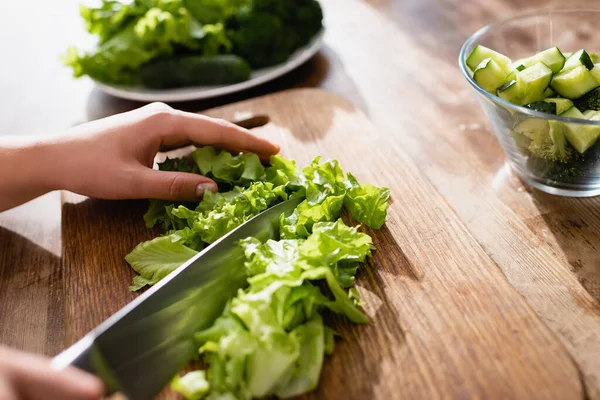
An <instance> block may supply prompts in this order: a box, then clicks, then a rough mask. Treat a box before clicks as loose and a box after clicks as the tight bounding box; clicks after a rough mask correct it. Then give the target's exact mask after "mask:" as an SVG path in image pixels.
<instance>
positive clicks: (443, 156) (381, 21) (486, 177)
mask: <svg viewBox="0 0 600 400" xmlns="http://www.w3.org/2000/svg"><path fill="white" fill-rule="evenodd" d="M326 4H328V5H330V6H331V7H332V9H333V8H336V7H341V6H342V2H341V1H336V0H331V1H328V2H326ZM354 5H355V7H348V9H347V12H345V13H330V14H328V16H329V18H330V21H331V22H330V23H331V24H333V25H335V26H338V27H343V28H344V29H340V30H336V31H334V32H331V36H334V35H335V37H333V38H331V40H332V41H334V42H335V43H337V44H338V46H337V47H336V48H337V49H338V50H339V54H340V59H341V60H342V62H343V64H344V65H345V66H346V72H347V73H348V74H349V76H351V77H352V78H354V80H355V81H356V82H357V86H358V89H359V91H360V92H361V94H362V97H363V99H364V100H365V102H366V103H367V104H369V106H370V108H369V109H370V113H369V116H370V118H371V119H372V120H373V121H374V122H375V123H376V124H377V126H378V127H379V128H380V129H382V130H384V131H385V132H386V133H387V134H389V135H390V136H391V137H393V141H394V142H395V143H397V144H398V145H399V146H401V147H402V148H403V149H404V150H405V151H406V152H408V154H409V155H410V156H411V158H412V159H413V160H414V161H415V163H416V164H417V165H418V167H419V168H420V170H421V171H422V172H423V173H424V174H425V175H426V176H427V178H428V179H429V180H430V181H431V182H432V183H433V185H434V186H435V187H436V189H437V190H438V191H439V192H440V193H441V194H442V196H443V197H444V198H445V200H446V201H447V202H448V204H449V205H450V207H452V208H453V210H454V211H455V212H456V213H457V214H458V216H459V217H460V219H461V221H462V222H463V223H464V224H465V225H466V226H467V228H468V229H469V230H470V232H471V234H472V235H473V236H474V237H475V238H476V239H477V241H478V242H479V243H480V244H481V245H482V247H483V248H484V249H485V251H486V252H487V253H488V254H489V255H490V257H491V258H492V259H493V261H494V262H495V263H496V264H497V266H498V267H499V268H500V269H501V270H502V272H503V273H504V274H505V276H506V277H507V279H508V280H509V282H510V283H511V284H512V285H513V286H514V287H515V288H516V289H517V290H518V291H519V292H520V293H521V294H522V295H523V296H524V297H525V298H526V299H527V300H528V302H529V304H530V305H531V306H532V307H533V308H534V310H535V311H536V312H537V314H538V315H539V316H540V317H541V318H542V319H543V321H544V322H545V323H547V324H548V326H550V327H551V328H552V329H553V331H554V332H555V333H556V334H557V335H558V336H559V337H560V339H561V341H562V342H563V343H564V344H565V345H566V346H567V348H568V350H569V352H570V354H571V356H572V357H573V358H574V359H575V360H576V362H577V364H578V365H579V367H580V368H581V373H582V375H583V377H584V381H585V386H586V389H587V393H588V395H589V396H590V397H591V398H600V357H599V356H598V354H599V352H600V319H599V311H598V310H599V309H600V303H599V302H598V301H597V299H594V298H593V296H592V295H591V293H590V292H589V291H588V290H586V287H595V285H597V283H598V282H600V269H599V268H598V266H599V265H600V262H599V261H598V260H599V259H600V257H598V254H599V250H600V248H599V247H598V246H596V245H595V244H594V243H595V242H594V241H589V240H588V242H589V243H590V244H589V245H588V246H587V247H585V251H586V252H587V254H588V255H587V257H578V258H577V259H575V260H570V261H577V263H578V264H577V267H575V268H574V267H573V266H572V265H571V264H570V263H569V262H565V261H566V258H568V256H567V257H565V250H564V247H565V246H569V245H568V244H566V245H565V244H563V245H560V244H557V245H554V246H552V244H551V243H552V240H551V239H550V238H551V237H552V236H555V237H558V238H561V237H562V239H559V240H563V241H564V240H565V238H569V240H570V241H571V243H574V242H577V243H579V242H580V240H581V236H575V237H572V236H571V235H572V234H571V231H572V230H573V231H574V230H575V229H573V227H571V228H569V229H566V230H564V234H561V233H560V231H559V232H558V233H554V232H553V230H552V228H553V226H552V225H551V224H547V223H546V221H544V222H545V224H544V226H543V228H544V229H542V230H536V231H532V230H531V229H530V227H529V226H528V224H527V219H529V218H535V217H536V216H542V215H544V214H546V213H547V212H549V211H552V210H556V212H558V213H560V211H559V210H567V209H568V210H571V211H570V213H571V214H575V215H578V214H579V215H580V213H583V214H585V215H586V216H592V219H591V220H590V223H589V224H590V226H594V225H595V226H597V225H598V223H597V222H598V221H597V212H595V211H594V210H597V205H596V204H597V200H594V199H577V200H568V199H555V198H554V197H553V196H549V195H543V194H540V193H538V192H532V190H531V189H528V188H526V187H524V186H523V184H522V183H521V182H520V181H519V180H518V179H517V178H515V177H514V176H513V175H512V173H511V172H510V170H509V169H507V168H506V167H505V164H504V163H505V158H504V154H503V152H502V149H501V148H500V146H499V145H498V143H497V141H496V140H495V138H494V137H493V134H492V133H491V131H490V128H489V125H488V124H487V122H486V121H485V118H484V116H483V115H482V113H481V112H480V111H479V108H478V106H477V104H476V102H475V97H474V96H473V93H472V92H471V90H470V89H469V87H468V85H467V84H466V82H465V81H464V79H463V78H462V76H461V75H460V71H459V70H458V68H456V67H454V66H455V65H456V54H458V51H459V48H460V46H461V45H462V43H463V41H464V40H465V38H466V36H468V34H470V33H471V32H472V31H474V30H475V29H476V28H477V27H476V26H473V25H474V24H475V23H478V24H481V22H479V21H478V20H477V19H474V20H470V19H468V18H465V15H464V14H462V13H461V12H460V11H461V10H463V8H460V9H455V10H454V11H455V12H449V10H448V8H446V9H443V10H441V9H437V8H429V7H427V6H426V5H425V4H423V3H419V6H416V9H417V10H419V11H418V12H423V13H426V14H425V15H426V16H422V18H423V19H427V20H429V21H432V22H433V21H435V24H432V25H427V26H428V27H429V26H436V27H438V28H435V29H424V27H423V26H422V23H423V19H420V20H419V19H415V18H411V17H410V16H411V15H413V14H412V13H414V12H415V11H416V10H414V9H413V10H411V9H410V7H409V6H407V7H404V6H403V5H400V4H397V3H393V4H390V7H392V8H394V9H395V10H396V14H395V20H394V22H395V23H392V22H391V21H388V20H387V19H386V18H385V17H383V15H382V14H380V13H378V12H377V11H376V10H375V9H372V8H369V7H366V6H364V4H362V3H361V2H355V3H354ZM494 5H496V6H498V10H499V15H498V16H497V17H494V18H495V19H497V18H501V17H506V16H507V15H509V14H514V13H518V12H519V11H522V10H521V9H520V7H521V5H520V4H516V3H515V4H511V3H502V2H496V3H495V4H494ZM494 5H492V4H491V3H490V4H489V7H490V8H493V7H494ZM573 6H575V5H573ZM449 8H451V6H449ZM401 11H407V13H405V14H402V12H401ZM411 11H412V13H411ZM359 21H360V22H359ZM359 23H360V24H363V25H366V26H377V29H374V30H371V31H370V34H369V35H365V34H363V33H362V32H360V31H359V30H358V29H357V24H359ZM449 26H454V27H455V28H454V29H453V30H452V31H451V32H449V31H448V32H446V28H447V27H449ZM440 30H443V31H444V47H445V48H447V49H449V50H448V53H446V52H445V51H444V50H443V51H442V53H440V52H438V50H439V49H440V46H439V41H438V38H439V37H440V34H441V32H440ZM416 32H419V34H416ZM367 47H368V48H369V52H370V55H371V57H373V58H374V59H381V58H382V57H386V56H389V55H390V54H402V55H403V56H404V57H406V51H407V50H406V49H410V59H411V62H410V63H404V64H402V67H401V71H402V72H401V73H399V69H398V67H399V65H401V64H400V60H398V62H397V63H383V64H381V65H379V66H378V68H377V74H373V73H372V70H371V68H370V67H371V66H370V65H368V64H367V63H364V62H362V61H363V59H364V58H363V56H362V55H360V54H358V52H357V51H356V49H358V48H367ZM422 65H436V66H438V70H437V72H438V73H436V74H422V73H420V68H421V67H420V66H422ZM399 88H401V90H399ZM397 110H402V112H401V113H399V112H397ZM440 116H443V118H441V117H440ZM399 127H401V129H399ZM407 131H409V132H411V134H409V135H407V134H406V132H407ZM533 193H535V194H533ZM550 198H552V199H555V200H552V201H550ZM562 215H563V216H564V212H563V213H562ZM594 216H596V217H594ZM542 218H543V217H542ZM584 218H585V217H584ZM586 219H587V218H586ZM594 220H595V221H596V224H594ZM563 226H564V225H563ZM538 228H540V227H539V226H538ZM540 232H545V234H543V235H540ZM575 233H576V232H575ZM540 236H541V237H540ZM588 237H589V234H588ZM571 247H573V244H572V245H571ZM556 255H558V257H556ZM574 257H576V256H575V255H574V254H573V253H571V258H572V259H573V258H574ZM575 269H577V270H578V271H583V272H581V273H585V278H584V279H585V285H582V284H581V277H580V276H578V275H577V272H574V270H575Z"/></svg>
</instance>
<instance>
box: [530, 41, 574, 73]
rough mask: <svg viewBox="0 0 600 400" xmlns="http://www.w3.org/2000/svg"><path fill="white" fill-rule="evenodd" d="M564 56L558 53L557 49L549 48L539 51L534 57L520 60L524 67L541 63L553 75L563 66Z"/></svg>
mask: <svg viewBox="0 0 600 400" xmlns="http://www.w3.org/2000/svg"><path fill="white" fill-rule="evenodd" d="M565 60H566V58H565V56H564V55H563V53H561V52H560V50H559V49H558V47H556V46H555V47H551V48H549V49H547V50H544V51H541V52H539V53H537V54H536V55H534V56H532V57H529V58H526V59H524V60H522V64H523V65H524V66H525V67H532V66H534V65H535V64H537V63H539V62H543V63H544V64H545V65H546V66H548V68H550V69H551V70H552V72H553V73H555V74H556V73H558V72H559V71H560V70H561V69H562V68H563V66H564V65H565Z"/></svg>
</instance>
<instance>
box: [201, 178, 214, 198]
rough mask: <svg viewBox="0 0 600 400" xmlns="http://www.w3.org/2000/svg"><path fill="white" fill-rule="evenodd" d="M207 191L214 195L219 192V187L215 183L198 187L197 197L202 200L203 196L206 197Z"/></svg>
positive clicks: (202, 184) (207, 183) (206, 183)
mask: <svg viewBox="0 0 600 400" xmlns="http://www.w3.org/2000/svg"><path fill="white" fill-rule="evenodd" d="M206 190H210V191H211V192H213V193H214V192H216V191H217V187H216V185H215V184H214V183H210V182H205V183H201V184H199V185H198V186H196V197H198V198H201V197H202V196H204V192H205V191H206Z"/></svg>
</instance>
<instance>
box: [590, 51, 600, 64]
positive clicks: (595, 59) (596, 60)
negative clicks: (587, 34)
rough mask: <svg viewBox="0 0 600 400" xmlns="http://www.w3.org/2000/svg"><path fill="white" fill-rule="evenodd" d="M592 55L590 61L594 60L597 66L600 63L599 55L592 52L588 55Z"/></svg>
mask: <svg viewBox="0 0 600 400" xmlns="http://www.w3.org/2000/svg"><path fill="white" fill-rule="evenodd" d="M588 54H589V55H590V59H591V60H592V62H593V63H594V64H595V63H597V62H598V58H599V57H598V54H597V53H592V52H591V51H590V52H589V53H588Z"/></svg>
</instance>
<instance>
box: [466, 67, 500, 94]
mask: <svg viewBox="0 0 600 400" xmlns="http://www.w3.org/2000/svg"><path fill="white" fill-rule="evenodd" d="M505 77H506V72H504V70H503V69H502V68H500V66H499V65H498V64H497V63H496V62H495V61H494V60H492V59H491V58H486V59H485V60H483V61H482V62H481V63H480V64H479V65H478V66H477V68H476V69H475V72H474V73H473V80H475V82H477V83H478V84H479V85H480V86H481V87H482V88H484V89H485V90H487V91H488V92H491V93H495V92H496V89H498V87H500V86H502V83H503V82H504V78H505Z"/></svg>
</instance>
